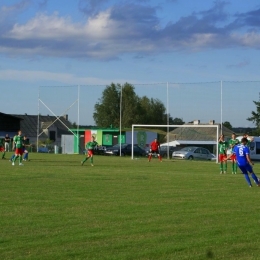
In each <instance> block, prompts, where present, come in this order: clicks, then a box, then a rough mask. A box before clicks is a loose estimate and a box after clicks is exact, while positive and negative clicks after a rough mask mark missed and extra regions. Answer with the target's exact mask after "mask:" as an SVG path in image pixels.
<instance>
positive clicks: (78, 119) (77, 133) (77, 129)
mask: <svg viewBox="0 0 260 260" xmlns="http://www.w3.org/2000/svg"><path fill="white" fill-rule="evenodd" d="M79 94H80V85H78V126H77V137H78V138H77V143H78V145H77V150H78V153H79Z"/></svg>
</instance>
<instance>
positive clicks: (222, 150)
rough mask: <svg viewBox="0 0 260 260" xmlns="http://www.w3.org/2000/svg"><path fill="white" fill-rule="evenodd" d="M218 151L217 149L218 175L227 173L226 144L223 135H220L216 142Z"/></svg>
mask: <svg viewBox="0 0 260 260" xmlns="http://www.w3.org/2000/svg"><path fill="white" fill-rule="evenodd" d="M218 149H219V163H220V174H222V173H223V170H224V173H227V160H226V158H227V149H228V142H226V141H225V137H224V135H221V136H220V137H219V140H218Z"/></svg>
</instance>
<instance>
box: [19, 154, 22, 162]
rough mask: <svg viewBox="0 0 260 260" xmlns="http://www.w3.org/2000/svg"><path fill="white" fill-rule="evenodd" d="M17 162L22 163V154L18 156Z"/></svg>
mask: <svg viewBox="0 0 260 260" xmlns="http://www.w3.org/2000/svg"><path fill="white" fill-rule="evenodd" d="M19 163H22V156H21V155H20V156H19Z"/></svg>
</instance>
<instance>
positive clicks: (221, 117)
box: [220, 80, 223, 134]
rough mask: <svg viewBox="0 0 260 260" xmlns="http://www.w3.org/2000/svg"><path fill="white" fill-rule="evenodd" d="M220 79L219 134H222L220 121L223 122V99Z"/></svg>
mask: <svg viewBox="0 0 260 260" xmlns="http://www.w3.org/2000/svg"><path fill="white" fill-rule="evenodd" d="M222 94H223V93H222V80H221V81H220V134H222V123H223V111H222V105H223V100H222V96H223V95H222Z"/></svg>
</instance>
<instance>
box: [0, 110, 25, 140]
mask: <svg viewBox="0 0 260 260" xmlns="http://www.w3.org/2000/svg"><path fill="white" fill-rule="evenodd" d="M21 121H22V119H21V118H19V117H16V116H13V115H8V114H4V113H1V112H0V140H1V141H2V140H3V139H4V138H5V136H6V134H8V135H9V137H10V138H13V137H14V136H15V135H16V134H17V131H18V130H19V129H20V127H21Z"/></svg>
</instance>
